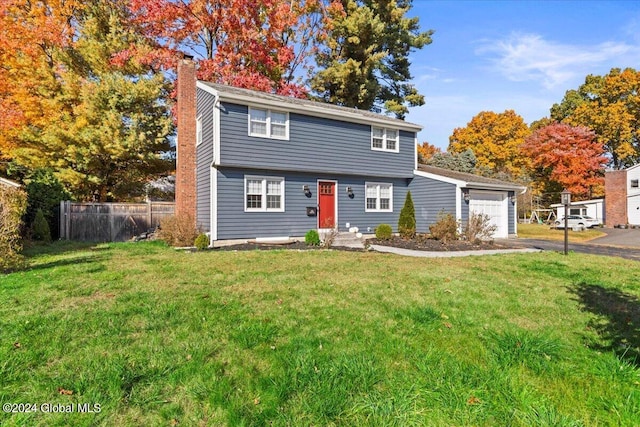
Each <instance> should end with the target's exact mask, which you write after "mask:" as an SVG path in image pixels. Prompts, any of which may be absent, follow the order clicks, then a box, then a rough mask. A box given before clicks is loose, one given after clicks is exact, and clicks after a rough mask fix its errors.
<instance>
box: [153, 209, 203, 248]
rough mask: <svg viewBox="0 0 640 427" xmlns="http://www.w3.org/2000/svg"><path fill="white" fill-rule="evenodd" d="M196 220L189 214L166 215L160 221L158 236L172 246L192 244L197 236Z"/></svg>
mask: <svg viewBox="0 0 640 427" xmlns="http://www.w3.org/2000/svg"><path fill="white" fill-rule="evenodd" d="M198 234H200V233H199V232H198V228H197V227H196V221H195V219H193V217H192V216H190V215H181V216H175V215H174V216H168V217H166V218H164V219H163V220H162V221H160V227H159V230H158V238H159V239H160V240H164V241H165V242H166V243H167V244H168V245H170V246H174V247H185V246H191V245H193V242H195V240H196V237H198Z"/></svg>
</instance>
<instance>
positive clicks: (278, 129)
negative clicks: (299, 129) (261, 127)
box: [271, 122, 287, 138]
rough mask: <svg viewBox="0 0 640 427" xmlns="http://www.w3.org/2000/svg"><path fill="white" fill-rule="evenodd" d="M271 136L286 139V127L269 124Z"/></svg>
mask: <svg viewBox="0 0 640 427" xmlns="http://www.w3.org/2000/svg"><path fill="white" fill-rule="evenodd" d="M271 136H279V137H283V138H284V137H286V136H287V126H286V125H276V124H273V122H271Z"/></svg>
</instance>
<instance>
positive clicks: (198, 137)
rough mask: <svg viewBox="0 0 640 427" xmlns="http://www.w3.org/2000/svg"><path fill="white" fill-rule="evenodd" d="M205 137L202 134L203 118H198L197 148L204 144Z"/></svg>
mask: <svg viewBox="0 0 640 427" xmlns="http://www.w3.org/2000/svg"><path fill="white" fill-rule="evenodd" d="M203 140H204V135H203V134H202V116H201V115H200V116H198V117H197V118H196V147H197V146H198V145H200V144H202V141H203Z"/></svg>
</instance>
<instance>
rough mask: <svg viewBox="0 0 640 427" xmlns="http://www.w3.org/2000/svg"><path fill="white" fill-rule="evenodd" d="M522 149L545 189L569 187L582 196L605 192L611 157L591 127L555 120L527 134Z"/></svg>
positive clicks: (535, 175)
mask: <svg viewBox="0 0 640 427" xmlns="http://www.w3.org/2000/svg"><path fill="white" fill-rule="evenodd" d="M522 150H523V152H524V153H525V154H526V155H527V156H529V157H530V159H531V163H532V167H533V174H534V178H535V179H536V180H537V181H538V182H539V183H541V184H542V186H543V187H544V189H543V191H553V192H558V191H560V190H561V189H563V188H566V189H567V190H569V191H570V192H571V193H572V194H573V195H574V196H575V197H576V198H578V199H586V198H590V197H593V196H594V195H597V194H598V193H600V192H601V191H602V185H603V182H604V179H603V172H604V167H605V165H606V163H607V161H608V159H607V157H606V156H604V152H605V150H604V146H603V145H602V144H601V143H600V142H598V141H597V138H596V134H595V133H594V132H593V131H591V130H589V129H588V128H586V127H584V126H578V127H574V126H570V125H567V124H564V123H554V124H551V125H548V126H545V127H542V128H540V129H538V130H536V131H535V132H534V133H533V134H531V135H530V136H529V137H527V138H526V140H525V144H524V145H523V146H522Z"/></svg>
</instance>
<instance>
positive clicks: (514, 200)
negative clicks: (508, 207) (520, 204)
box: [511, 194, 518, 205]
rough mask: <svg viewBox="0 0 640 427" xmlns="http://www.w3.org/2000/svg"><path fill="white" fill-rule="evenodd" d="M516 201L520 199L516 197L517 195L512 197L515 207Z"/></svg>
mask: <svg viewBox="0 0 640 427" xmlns="http://www.w3.org/2000/svg"><path fill="white" fill-rule="evenodd" d="M516 200H518V198H517V197H516V195H515V194H513V195H511V204H512V205H515V204H516Z"/></svg>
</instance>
